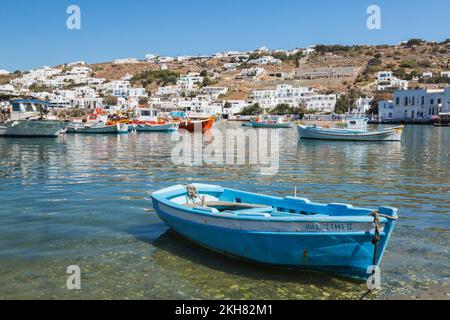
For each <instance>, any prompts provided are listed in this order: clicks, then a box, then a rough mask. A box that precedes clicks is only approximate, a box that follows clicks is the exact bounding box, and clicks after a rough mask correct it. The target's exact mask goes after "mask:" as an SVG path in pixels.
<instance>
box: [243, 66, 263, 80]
mask: <svg viewBox="0 0 450 320" xmlns="http://www.w3.org/2000/svg"><path fill="white" fill-rule="evenodd" d="M265 72H266V70H264V68H248V69H242V70H241V73H240V75H239V76H238V77H237V78H238V79H239V78H241V79H243V78H252V79H255V78H257V77H258V76H260V75H262V74H264V73H265Z"/></svg>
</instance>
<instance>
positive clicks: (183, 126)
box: [179, 118, 214, 133]
mask: <svg viewBox="0 0 450 320" xmlns="http://www.w3.org/2000/svg"><path fill="white" fill-rule="evenodd" d="M213 125H214V118H209V119H206V120H190V119H189V120H180V127H179V128H180V130H187V131H189V132H202V133H205V132H206V131H208V130H210V129H212V127H213Z"/></svg>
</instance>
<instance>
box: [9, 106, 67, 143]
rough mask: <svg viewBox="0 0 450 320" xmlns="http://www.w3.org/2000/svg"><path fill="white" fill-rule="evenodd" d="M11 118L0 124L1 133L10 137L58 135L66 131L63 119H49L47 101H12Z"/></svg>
mask: <svg viewBox="0 0 450 320" xmlns="http://www.w3.org/2000/svg"><path fill="white" fill-rule="evenodd" d="M11 105H12V107H11V113H10V118H9V119H8V120H7V121H6V122H5V123H4V124H3V125H1V126H0V135H2V136H9V137H58V136H59V135H60V134H61V133H63V132H64V129H63V127H62V123H61V121H57V120H47V116H46V110H45V105H46V102H44V101H39V100H13V101H11Z"/></svg>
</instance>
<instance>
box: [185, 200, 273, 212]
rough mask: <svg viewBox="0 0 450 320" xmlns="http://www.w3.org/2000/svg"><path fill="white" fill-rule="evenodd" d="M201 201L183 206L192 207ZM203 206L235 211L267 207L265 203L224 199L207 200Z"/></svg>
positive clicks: (199, 204) (198, 204)
mask: <svg viewBox="0 0 450 320" xmlns="http://www.w3.org/2000/svg"><path fill="white" fill-rule="evenodd" d="M201 205H202V204H201V203H189V204H185V206H187V207H190V208H194V207H198V206H201ZM205 207H207V208H216V209H218V210H219V211H236V210H246V209H257V208H267V206H265V205H260V204H251V203H237V202H226V201H207V202H205Z"/></svg>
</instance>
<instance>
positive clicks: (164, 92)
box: [156, 86, 178, 96]
mask: <svg viewBox="0 0 450 320" xmlns="http://www.w3.org/2000/svg"><path fill="white" fill-rule="evenodd" d="M177 91H178V88H177V86H165V87H159V88H158V91H156V95H157V96H171V95H176V94H177Z"/></svg>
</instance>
